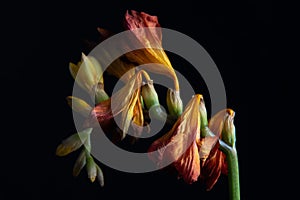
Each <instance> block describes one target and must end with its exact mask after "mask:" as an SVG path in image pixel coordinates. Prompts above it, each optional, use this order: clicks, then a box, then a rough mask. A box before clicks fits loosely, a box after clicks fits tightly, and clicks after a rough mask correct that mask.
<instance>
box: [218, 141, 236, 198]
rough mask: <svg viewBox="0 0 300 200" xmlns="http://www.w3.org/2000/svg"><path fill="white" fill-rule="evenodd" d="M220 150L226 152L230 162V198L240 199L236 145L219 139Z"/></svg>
mask: <svg viewBox="0 0 300 200" xmlns="http://www.w3.org/2000/svg"><path fill="white" fill-rule="evenodd" d="M219 143H220V150H221V151H222V152H224V153H225V154H226V159H227V164H228V181H229V199H230V200H240V183H239V165H238V156H237V152H236V149H235V147H230V146H229V145H227V144H225V143H224V142H223V141H222V140H219Z"/></svg>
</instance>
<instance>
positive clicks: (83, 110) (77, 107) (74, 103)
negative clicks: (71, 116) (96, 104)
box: [66, 96, 92, 117]
mask: <svg viewBox="0 0 300 200" xmlns="http://www.w3.org/2000/svg"><path fill="white" fill-rule="evenodd" d="M66 99H67V102H68V104H69V106H70V107H71V108H72V109H73V110H74V111H76V112H78V113H80V114H81V115H82V116H84V117H88V116H89V115H90V113H91V110H92V107H91V106H90V105H89V104H88V103H87V102H85V101H84V100H82V99H80V98H77V97H73V96H68V97H67V98H66Z"/></svg>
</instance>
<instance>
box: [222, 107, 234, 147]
mask: <svg viewBox="0 0 300 200" xmlns="http://www.w3.org/2000/svg"><path fill="white" fill-rule="evenodd" d="M234 115H235V113H234V111H233V110H231V109H227V115H226V116H225V121H224V126H223V129H222V140H223V141H224V142H225V143H226V144H227V145H229V146H231V147H234V146H235V126H234V124H233V119H234Z"/></svg>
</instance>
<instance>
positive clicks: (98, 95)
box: [95, 83, 109, 104]
mask: <svg viewBox="0 0 300 200" xmlns="http://www.w3.org/2000/svg"><path fill="white" fill-rule="evenodd" d="M107 99H109V96H108V95H107V93H106V92H105V90H104V87H103V84H102V83H98V84H97V85H96V89H95V104H98V103H100V102H102V101H105V100H107Z"/></svg>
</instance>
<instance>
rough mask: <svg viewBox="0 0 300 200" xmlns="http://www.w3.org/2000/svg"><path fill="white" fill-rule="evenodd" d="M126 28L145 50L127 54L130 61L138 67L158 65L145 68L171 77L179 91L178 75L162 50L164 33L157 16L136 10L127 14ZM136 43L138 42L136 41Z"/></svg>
mask: <svg viewBox="0 0 300 200" xmlns="http://www.w3.org/2000/svg"><path fill="white" fill-rule="evenodd" d="M125 27H126V28H127V29H129V30H130V31H132V33H133V34H134V35H135V36H136V38H137V39H138V41H139V42H140V43H141V44H142V46H144V47H145V48H144V49H140V50H135V51H132V52H129V53H127V54H126V57H127V58H128V60H130V61H131V62H133V63H137V64H138V65H144V64H147V63H158V64H161V66H158V65H154V66H149V65H148V66H145V69H146V70H149V71H151V72H154V73H158V74H163V75H168V76H170V77H171V78H172V79H173V81H174V84H175V89H176V90H179V84H178V80H177V76H176V73H175V71H174V69H173V67H172V65H171V62H170V60H169V58H168V56H167V55H166V53H165V51H164V49H163V48H162V32H161V29H160V28H159V27H160V24H159V23H158V19H157V17H156V16H151V15H148V14H147V13H144V12H141V13H139V12H136V11H134V10H131V11H127V12H126V14H125ZM134 42H136V41H134Z"/></svg>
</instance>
